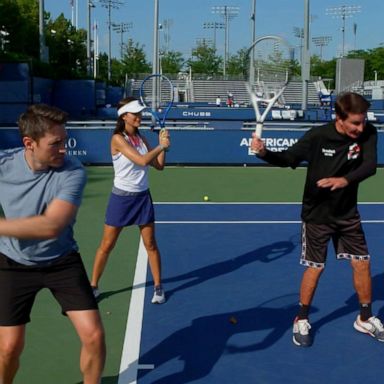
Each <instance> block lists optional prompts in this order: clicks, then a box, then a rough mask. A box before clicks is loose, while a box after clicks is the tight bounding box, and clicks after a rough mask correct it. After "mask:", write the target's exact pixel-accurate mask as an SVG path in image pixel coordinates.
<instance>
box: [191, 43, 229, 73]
mask: <svg viewBox="0 0 384 384" xmlns="http://www.w3.org/2000/svg"><path fill="white" fill-rule="evenodd" d="M222 62H223V60H222V58H221V57H219V56H217V55H216V49H215V48H211V47H209V46H208V45H207V44H206V43H204V42H203V43H201V44H199V45H198V46H197V47H196V48H194V49H193V50H192V58H191V59H189V60H188V61H187V63H188V65H189V66H190V68H191V69H192V71H193V73H198V74H204V75H211V76H212V75H217V74H219V73H221V66H222Z"/></svg>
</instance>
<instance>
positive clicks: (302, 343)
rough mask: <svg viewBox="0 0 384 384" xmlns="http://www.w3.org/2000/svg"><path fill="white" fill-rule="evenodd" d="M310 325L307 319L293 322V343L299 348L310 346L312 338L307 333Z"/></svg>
mask: <svg viewBox="0 0 384 384" xmlns="http://www.w3.org/2000/svg"><path fill="white" fill-rule="evenodd" d="M310 329H311V324H309V321H308V320H307V319H302V320H299V319H298V318H296V319H295V321H294V322H293V338H292V340H293V342H294V343H295V344H296V345H298V346H299V347H310V346H311V345H312V337H311V334H310V332H309V330H310Z"/></svg>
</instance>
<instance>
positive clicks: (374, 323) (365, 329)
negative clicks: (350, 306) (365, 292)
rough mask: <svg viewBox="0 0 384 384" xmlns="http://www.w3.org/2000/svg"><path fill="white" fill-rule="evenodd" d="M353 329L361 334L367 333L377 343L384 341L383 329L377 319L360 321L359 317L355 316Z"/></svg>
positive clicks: (371, 318)
mask: <svg viewBox="0 0 384 384" xmlns="http://www.w3.org/2000/svg"><path fill="white" fill-rule="evenodd" d="M353 327H354V328H355V329H356V330H357V331H359V332H362V333H367V334H368V335H370V336H372V337H373V338H375V339H376V340H378V341H384V327H383V324H382V323H381V321H380V319H379V318H378V317H375V316H372V317H370V318H369V319H368V320H367V321H362V320H361V319H360V315H359V316H357V319H356V321H355V322H354V323H353Z"/></svg>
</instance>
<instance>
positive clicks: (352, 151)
mask: <svg viewBox="0 0 384 384" xmlns="http://www.w3.org/2000/svg"><path fill="white" fill-rule="evenodd" d="M359 156H360V146H359V144H357V143H354V144H352V145H350V146H349V148H348V160H353V159H357V158H358V157H359Z"/></svg>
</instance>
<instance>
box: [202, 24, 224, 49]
mask: <svg viewBox="0 0 384 384" xmlns="http://www.w3.org/2000/svg"><path fill="white" fill-rule="evenodd" d="M203 28H204V29H213V48H214V49H215V50H216V30H217V29H224V23H219V22H217V21H208V22H205V23H204V24H203Z"/></svg>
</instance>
